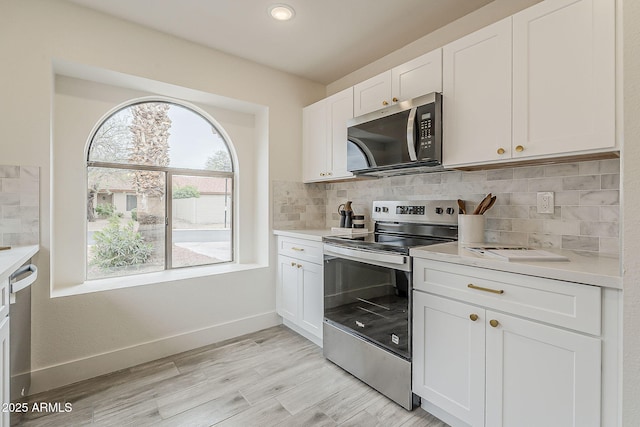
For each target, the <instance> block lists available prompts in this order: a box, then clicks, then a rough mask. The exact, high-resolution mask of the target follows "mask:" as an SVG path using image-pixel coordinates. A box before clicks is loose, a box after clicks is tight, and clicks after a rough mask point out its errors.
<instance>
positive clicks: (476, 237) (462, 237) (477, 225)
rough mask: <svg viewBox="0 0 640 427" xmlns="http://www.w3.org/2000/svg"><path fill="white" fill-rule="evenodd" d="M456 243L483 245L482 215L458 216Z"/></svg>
mask: <svg viewBox="0 0 640 427" xmlns="http://www.w3.org/2000/svg"><path fill="white" fill-rule="evenodd" d="M458 243H464V244H466V243H484V215H463V214H460V215H458Z"/></svg>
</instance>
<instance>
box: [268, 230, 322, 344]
mask: <svg viewBox="0 0 640 427" xmlns="http://www.w3.org/2000/svg"><path fill="white" fill-rule="evenodd" d="M278 245H279V255H278V280H277V286H278V292H277V297H276V306H277V311H278V314H279V315H280V316H282V317H283V319H284V320H285V324H286V325H287V326H289V327H291V328H293V329H295V330H296V331H297V332H299V333H301V334H302V335H304V336H306V337H307V338H309V339H311V340H312V341H314V342H316V343H321V342H322V318H323V286H324V283H323V273H322V243H321V242H312V241H306V240H302V239H293V238H284V237H279V238H278ZM291 251H294V252H298V253H299V255H297V256H296V257H295V258H294V257H293V256H291V255H290V253H291Z"/></svg>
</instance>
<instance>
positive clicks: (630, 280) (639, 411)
mask: <svg viewBox="0 0 640 427" xmlns="http://www.w3.org/2000/svg"><path fill="white" fill-rule="evenodd" d="M623 7H624V20H623V25H624V34H623V43H624V67H623V73H624V86H623V88H624V107H623V108H624V147H623V155H622V180H621V185H622V189H621V190H622V192H621V194H622V213H621V218H620V219H621V221H622V224H623V226H622V261H623V274H624V318H623V325H624V326H623V329H624V334H623V355H622V358H623V380H622V381H623V390H622V391H623V425H624V426H637V425H640V397H639V396H640V333H638V331H639V330H640V257H639V256H638V254H640V216H638V212H640V190H639V189H640V167H638V165H639V164H640V120H639V119H638V118H639V117H640V32H639V31H638V23H639V22H640V2H638V1H637V0H624V1H623Z"/></svg>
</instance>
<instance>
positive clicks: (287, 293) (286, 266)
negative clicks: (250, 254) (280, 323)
mask: <svg viewBox="0 0 640 427" xmlns="http://www.w3.org/2000/svg"><path fill="white" fill-rule="evenodd" d="M298 264H299V260H296V259H293V258H289V257H286V256H282V255H280V256H278V287H279V288H280V289H279V295H278V296H279V298H278V300H279V304H278V314H279V315H280V316H282V317H283V318H285V319H287V320H291V321H292V322H296V321H297V319H298V298H299V287H300V285H299V282H300V279H299V274H298V271H299V268H298Z"/></svg>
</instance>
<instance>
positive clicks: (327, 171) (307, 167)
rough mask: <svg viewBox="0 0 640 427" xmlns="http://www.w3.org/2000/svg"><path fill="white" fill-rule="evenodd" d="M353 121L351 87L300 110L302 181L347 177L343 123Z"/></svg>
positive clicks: (345, 140) (345, 126)
mask: <svg viewBox="0 0 640 427" xmlns="http://www.w3.org/2000/svg"><path fill="white" fill-rule="evenodd" d="M351 118H353V88H348V89H345V90H343V91H341V92H338V93H336V94H334V95H332V96H330V97H328V98H325V99H323V100H321V101H318V102H316V103H315V104H311V105H309V106H308V107H305V108H304V109H303V110H302V178H303V181H304V182H319V181H331V180H335V179H344V178H350V177H352V176H353V174H352V173H351V172H349V171H347V120H349V119H351Z"/></svg>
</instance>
